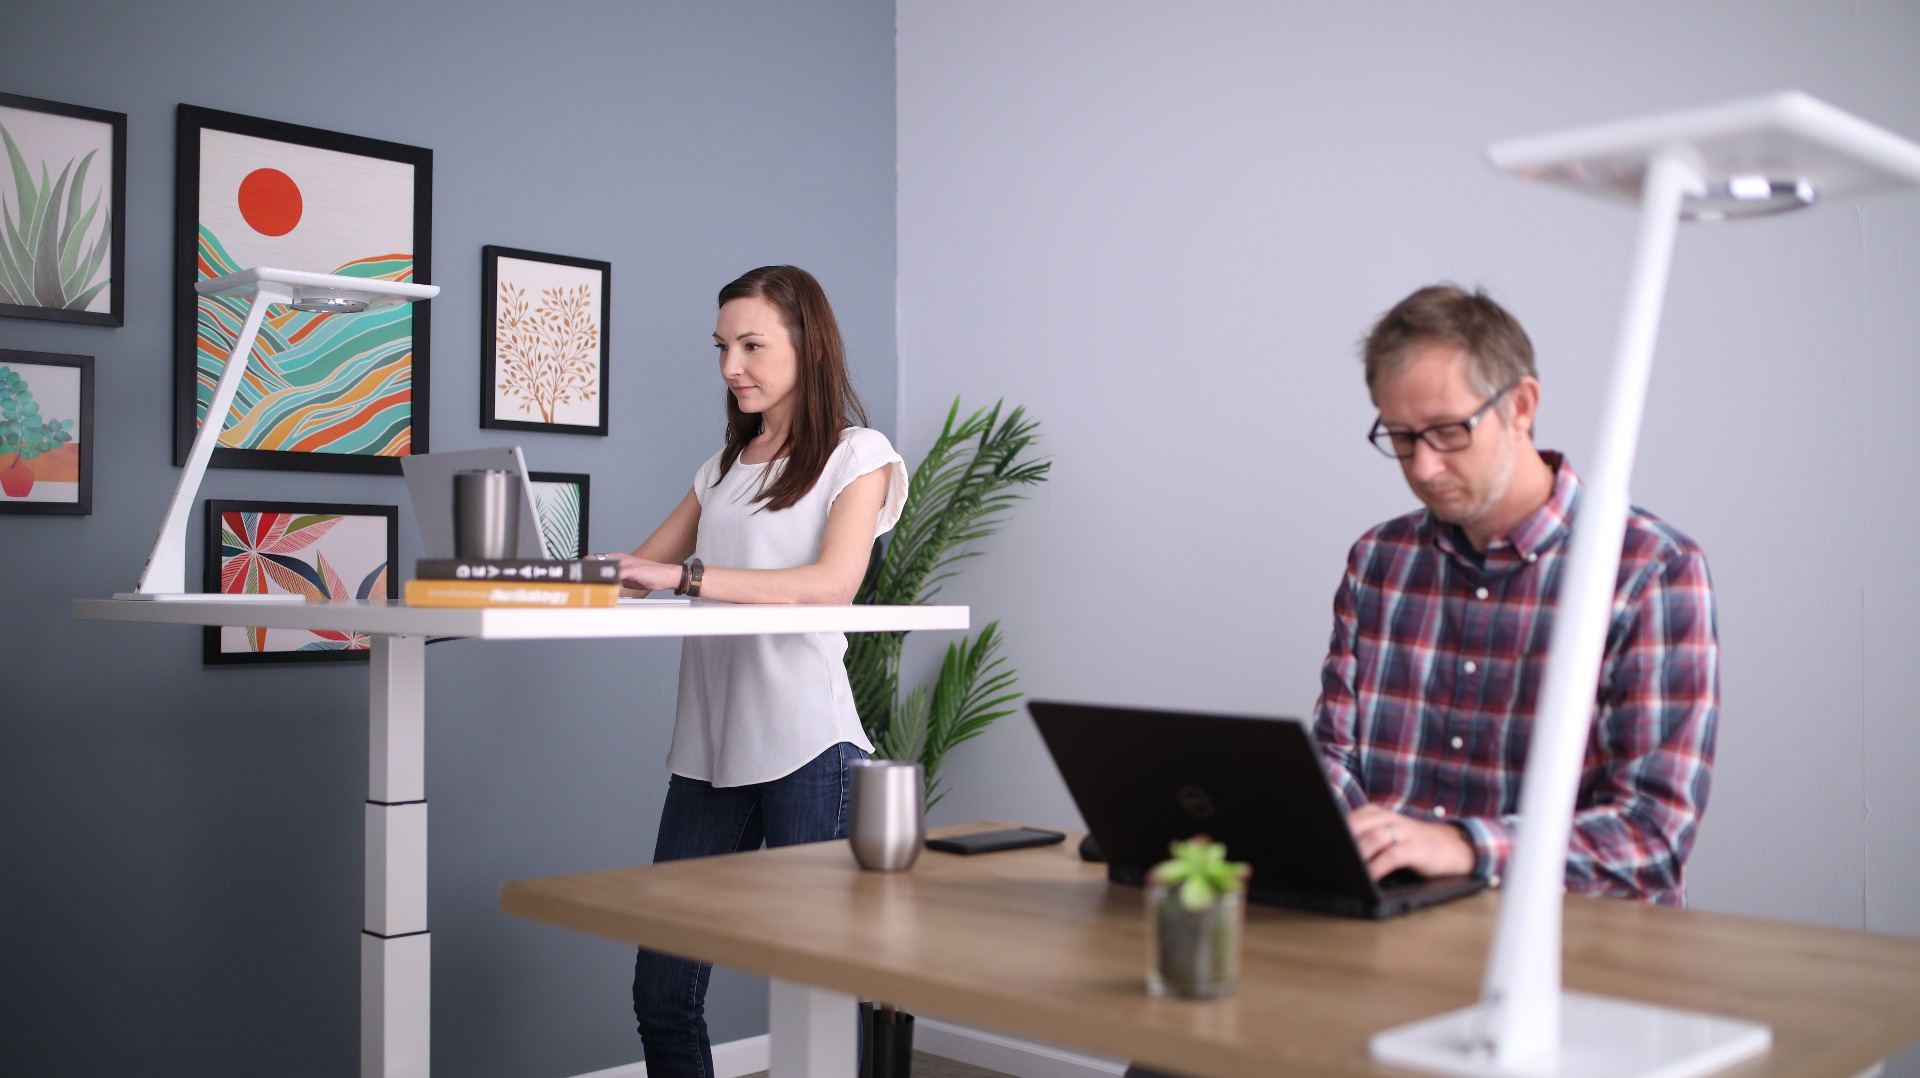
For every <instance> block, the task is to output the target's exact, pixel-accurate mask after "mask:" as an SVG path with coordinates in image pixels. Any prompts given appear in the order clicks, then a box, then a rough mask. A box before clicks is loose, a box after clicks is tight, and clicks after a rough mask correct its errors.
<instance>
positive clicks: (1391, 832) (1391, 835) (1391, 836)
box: [1387, 824, 1400, 846]
mask: <svg viewBox="0 0 1920 1078" xmlns="http://www.w3.org/2000/svg"><path fill="white" fill-rule="evenodd" d="M1387 845H1389V846H1398V845H1400V829H1399V828H1398V827H1395V826H1393V825H1392V824H1388V825H1387Z"/></svg>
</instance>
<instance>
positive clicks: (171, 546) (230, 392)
mask: <svg viewBox="0 0 1920 1078" xmlns="http://www.w3.org/2000/svg"><path fill="white" fill-rule="evenodd" d="M194 289H195V290H196V291H197V292H199V293H200V294H201V295H203V296H248V295H251V296H252V297H253V303H252V305H251V306H249V307H248V308H247V321H246V324H245V325H243V326H242V327H241V328H240V336H239V338H238V339H237V340H235V341H234V344H233V351H232V352H230V353H228V355H227V361H226V364H225V365H224V366H223V367H222V368H221V370H220V381H219V383H218V384H217V385H216V386H215V388H214V391H213V400H212V402H211V403H209V404H208V405H207V415H206V418H205V419H204V420H202V421H201V423H200V429H199V431H198V432H197V433H195V434H194V436H193V447H192V449H191V450H189V451H188V453H187V463H186V467H185V468H184V469H182V471H181V473H180V482H179V484H178V485H177V486H175V487H174V490H173V501H172V502H170V503H169V504H168V505H167V515H166V516H165V517H163V518H161V521H160V534H159V535H158V536H157V537H156V538H155V539H154V541H153V552H152V553H151V554H149V555H148V556H147V565H146V568H145V569H143V570H141V572H140V583H139V585H138V586H137V587H136V588H135V589H134V590H133V591H130V592H121V593H119V594H117V595H115V596H114V598H116V599H176V600H177V599H196V598H210V599H280V600H285V599H286V598H287V597H286V596H284V595H272V594H259V595H225V594H221V593H218V592H214V593H206V594H203V593H199V592H190V591H188V590H187V517H188V516H189V515H190V514H191V513H192V511H193V500H194V498H195V497H197V496H198V495H199V492H200V480H201V479H202V478H204V477H205V476H206V473H207V461H208V460H210V459H212V457H213V449H214V446H215V444H216V443H217V442H219V440H220V431H221V430H222V429H223V428H225V426H226V423H227V411H228V409H230V408H232V407H233V396H234V394H235V393H236V392H237V391H238V390H239V389H240V379H241V378H242V377H244V376H245V374H246V371H247V360H248V357H249V356H251V355H252V352H253V341H254V338H255V337H257V336H258V335H259V333H260V321H261V319H262V318H263V317H265V315H266V312H267V307H268V305H269V304H274V303H284V304H286V305H287V306H289V307H292V308H293V309H294V310H297V311H314V312H319V313H325V314H359V313H361V312H363V311H376V310H380V309H382V308H385V307H397V306H399V305H400V304H402V303H412V302H415V301H417V300H423V299H432V298H433V297H434V296H437V295H439V294H440V286H439V285H431V284H409V283H405V282H401V281H382V280H374V279H371V278H366V277H347V276H343V275H340V274H332V273H307V272H304V271H301V270H282V269H250V270H242V271H240V272H239V273H230V274H228V275H226V276H225V277H215V278H212V279H210V280H205V281H201V282H200V283H199V284H197V285H195V286H194Z"/></svg>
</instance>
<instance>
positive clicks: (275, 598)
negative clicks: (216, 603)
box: [113, 591, 300, 603]
mask: <svg viewBox="0 0 1920 1078" xmlns="http://www.w3.org/2000/svg"><path fill="white" fill-rule="evenodd" d="M113 597H114V598H115V599H119V600H121V601H123V602H132V601H140V602H150V603H205V602H211V601H213V600H215V599H219V600H221V601H222V602H225V601H227V600H237V601H239V602H243V603H244V602H247V601H248V600H253V601H255V602H262V601H264V602H280V603H284V602H286V601H287V600H289V599H298V598H300V597H299V596H298V595H272V594H269V593H267V592H262V591H250V592H241V593H240V594H237V595H229V594H228V593H226V592H223V591H116V592H114V593H113Z"/></svg>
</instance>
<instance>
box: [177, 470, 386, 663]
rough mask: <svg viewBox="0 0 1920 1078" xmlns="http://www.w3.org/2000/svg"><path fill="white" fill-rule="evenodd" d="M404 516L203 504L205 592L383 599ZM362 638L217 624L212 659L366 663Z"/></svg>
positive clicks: (339, 508)
mask: <svg viewBox="0 0 1920 1078" xmlns="http://www.w3.org/2000/svg"><path fill="white" fill-rule="evenodd" d="M399 560H400V510H399V507H397V506H392V505H327V504H312V503H303V502H265V501H215V500H212V499H209V500H208V501H207V562H206V569H207V579H206V590H207V591H209V592H220V593H223V594H228V595H236V594H260V593H266V594H274V595H286V596H287V597H289V598H296V597H297V598H304V599H307V600H309V601H319V600H327V599H362V600H367V601H370V602H381V601H385V600H389V599H392V598H393V597H394V596H395V595H397V594H398V591H399V589H398V588H397V587H396V585H395V582H394V574H393V567H394V566H395V565H396V564H398V563H399ZM367 654H368V637H367V635H366V634H365V633H347V632H333V631H328V630H320V629H264V628H260V627H258V626H250V627H243V626H219V627H214V628H209V629H207V630H206V634H205V644H204V647H203V658H204V659H205V661H206V662H208V663H213V664H224V663H280V662H339V661H362V662H364V661H365V660H366V658H367Z"/></svg>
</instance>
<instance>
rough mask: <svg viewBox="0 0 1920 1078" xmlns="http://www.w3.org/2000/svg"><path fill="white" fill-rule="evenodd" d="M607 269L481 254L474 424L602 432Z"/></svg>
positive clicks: (487, 250) (524, 255)
mask: <svg viewBox="0 0 1920 1078" xmlns="http://www.w3.org/2000/svg"><path fill="white" fill-rule="evenodd" d="M612 280H613V264H612V263H611V262H596V261H594V260H593V259H590V258H570V257H568V256H566V255H547V254H541V253H539V252H537V251H519V250H515V249H513V248H511V247H493V246H488V247H483V248H481V255H480V295H481V297H482V299H481V304H482V311H481V319H480V333H481V348H480V355H481V363H482V370H481V379H480V425H481V426H483V427H498V428H502V429H505V430H537V431H545V432H547V433H549V434H605V433H607V357H608V355H609V354H610V353H609V352H608V350H607V349H608V345H607V319H608V315H609V313H610V311H611V309H612V307H611V300H610V299H609V298H608V292H609V288H610V286H611V284H612Z"/></svg>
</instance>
